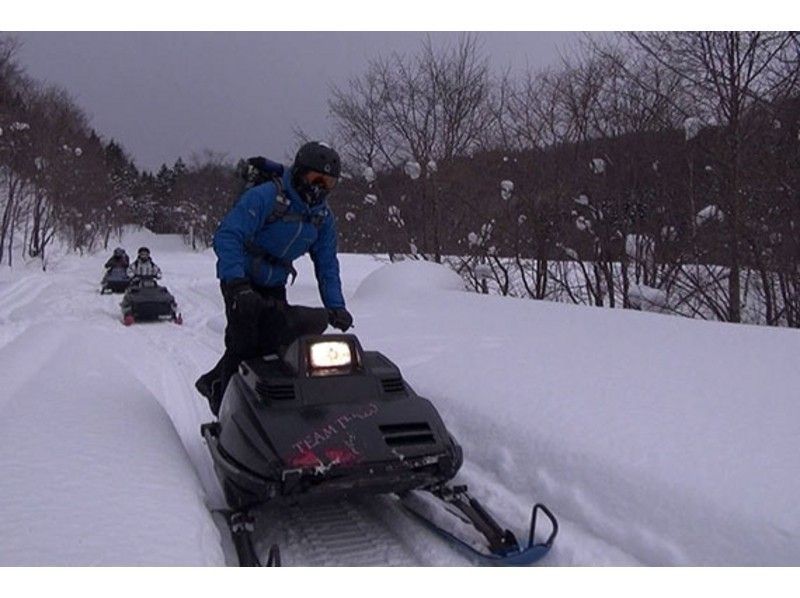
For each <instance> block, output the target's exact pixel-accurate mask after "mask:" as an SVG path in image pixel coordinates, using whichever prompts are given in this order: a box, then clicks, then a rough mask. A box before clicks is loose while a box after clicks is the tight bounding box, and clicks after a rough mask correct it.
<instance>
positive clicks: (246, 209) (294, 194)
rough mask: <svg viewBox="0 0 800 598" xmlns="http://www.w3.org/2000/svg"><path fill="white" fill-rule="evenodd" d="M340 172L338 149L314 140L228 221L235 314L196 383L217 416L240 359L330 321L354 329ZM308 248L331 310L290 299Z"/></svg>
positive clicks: (222, 241) (223, 241)
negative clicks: (340, 217) (340, 214)
mask: <svg viewBox="0 0 800 598" xmlns="http://www.w3.org/2000/svg"><path fill="white" fill-rule="evenodd" d="M262 161H263V159H262ZM340 172H341V164H340V160H339V155H338V154H337V153H336V151H334V150H333V149H332V148H331V147H329V146H328V145H326V144H324V143H320V142H309V143H306V144H304V145H303V146H302V147H301V148H300V149H299V150H298V152H297V155H296V156H295V160H294V163H293V164H292V166H291V167H289V168H284V169H283V174H282V175H281V176H280V177H279V179H278V180H276V181H273V182H266V183H263V184H260V185H257V186H254V187H252V188H251V189H249V190H247V191H245V193H243V194H242V196H241V197H240V198H239V200H238V201H237V203H236V204H235V205H234V207H233V209H232V210H231V211H230V212H228V214H227V215H226V216H225V218H224V219H223V220H222V222H221V223H220V225H219V228H218V229H217V231H216V233H215V235H214V251H215V253H216V254H217V278H219V280H220V286H221V288H222V296H223V299H224V300H225V316H226V318H227V327H226V328H225V353H224V355H223V356H222V358H221V359H220V361H219V363H217V365H216V366H215V367H214V369H212V370H211V371H210V372H208V373H206V374H204V375H203V376H201V377H200V378H199V379H198V380H197V382H196V383H195V386H196V387H197V389H198V390H199V391H200V393H201V394H202V395H203V396H205V397H206V398H207V399H208V402H209V406H210V407H211V411H212V412H213V413H214V415H218V413H219V408H220V404H221V403H222V397H223V394H224V391H225V387H226V386H227V384H228V380H229V379H230V377H231V376H232V375H233V374H234V373H235V372H236V370H237V368H238V367H239V362H240V361H242V360H245V359H251V358H253V357H258V356H260V355H266V354H270V353H276V352H278V351H279V350H280V348H282V347H286V346H287V345H289V344H290V343H291V342H292V341H293V340H294V339H296V338H297V337H299V336H302V335H304V334H322V333H323V332H324V331H325V328H326V327H327V326H328V324H330V325H332V326H334V327H335V328H338V329H339V330H342V331H346V330H347V329H348V328H350V326H352V324H353V317H352V316H351V315H350V312H348V311H347V309H346V307H345V301H344V296H343V295H342V283H341V280H340V278H339V260H338V258H337V256H336V224H335V221H334V217H333V213H332V212H331V210H330V208H329V207H328V203H327V197H328V194H329V193H330V192H331V190H333V188H334V187H335V186H336V183H337V181H338V178H339V174H340ZM306 253H308V254H309V255H310V256H311V260H312V261H313V262H314V273H315V275H316V278H317V284H318V287H319V293H320V297H321V298H322V303H323V305H324V306H325V308H310V307H301V306H290V305H288V303H287V302H286V281H287V279H288V278H289V276H290V275H291V276H292V282H293V281H294V276H296V274H297V272H296V271H295V269H294V266H293V265H292V262H293V261H294V260H296V259H297V258H299V257H300V256H302V255H304V254H306Z"/></svg>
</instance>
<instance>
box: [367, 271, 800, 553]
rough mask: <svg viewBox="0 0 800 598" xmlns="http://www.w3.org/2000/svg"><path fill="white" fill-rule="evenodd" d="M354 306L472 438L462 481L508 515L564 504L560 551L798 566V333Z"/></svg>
mask: <svg viewBox="0 0 800 598" xmlns="http://www.w3.org/2000/svg"><path fill="white" fill-rule="evenodd" d="M365 282H366V281H365ZM359 299H362V297H361V296H359ZM351 309H352V310H353V311H354V313H356V314H358V315H359V318H360V320H359V321H360V328H359V330H358V333H359V335H360V337H361V339H362V343H363V345H364V346H365V347H367V348H378V349H380V350H381V351H382V352H384V353H385V354H386V355H388V356H389V357H390V358H392V359H393V360H395V361H396V362H397V363H398V365H399V366H400V367H401V368H402V370H403V373H404V375H405V377H406V379H407V380H408V381H409V382H410V383H411V384H412V386H413V387H414V388H415V390H417V392H419V393H420V394H422V395H424V396H427V397H428V398H430V399H431V400H433V401H434V402H435V404H436V405H437V407H438V408H439V409H440V410H441V412H442V414H443V417H444V418H445V422H446V423H447V424H448V426H450V427H451V428H452V429H451V431H452V432H453V433H454V435H455V436H456V437H457V438H458V439H459V441H460V442H461V443H462V444H463V446H464V454H465V456H466V462H467V464H466V466H465V468H464V472H463V475H461V474H460V479H463V480H465V481H467V482H469V483H470V484H471V486H473V489H474V490H475V491H476V493H477V494H478V495H479V497H483V498H485V499H486V500H487V503H489V504H492V506H493V508H497V509H499V510H500V511H501V512H503V513H504V514H505V515H506V517H507V521H508V522H509V523H511V522H518V521H521V520H524V519H525V517H526V511H527V509H528V508H529V505H530V502H532V501H534V500H540V501H543V502H545V503H547V504H549V505H551V506H552V507H553V508H554V509H555V510H556V512H557V514H558V516H559V518H560V520H561V522H562V524H563V527H564V531H563V533H562V534H561V536H560V538H559V542H557V543H556V546H555V548H554V552H553V555H552V557H550V559H549V560H548V562H552V563H561V564H568V563H576V564H581V563H582V564H587V563H592V564H602V563H616V564H626V563H631V562H638V563H643V564H650V565H735V564H738V565H746V564H749V565H764V564H771V565H787V564H794V565H797V564H799V563H800V500H798V498H800V480H798V477H797V476H796V475H795V473H796V454H797V439H798V438H800V403H798V401H797V392H796V389H797V388H798V387H800V371H798V369H797V366H796V359H795V356H796V355H797V354H798V352H800V337H799V336H798V335H797V333H796V332H795V331H789V330H776V329H767V328H757V327H751V326H735V325H729V324H721V323H708V322H697V321H691V320H682V319H676V318H673V317H668V316H661V315H656V314H648V313H641V312H632V311H615V310H599V309H590V308H578V307H571V306H566V305H559V304H552V303H546V302H538V301H523V300H517V299H508V298H501V297H493V296H484V295H475V294H469V293H463V294H456V293H448V294H446V295H445V294H425V295H413V294H412V295H409V296H406V297H404V300H403V312H402V314H401V315H402V317H397V315H398V314H397V308H396V306H395V305H392V304H391V303H390V302H378V301H374V300H373V297H372V296H365V297H363V300H360V301H358V302H357V303H355V304H354V305H353V306H352V308H351ZM473 323H474V324H473ZM589 540H593V541H594V542H595V543H597V541H598V540H601V541H602V542H604V543H605V544H606V545H607V546H611V547H615V548H614V549H609V550H605V549H599V548H598V546H597V545H596V544H595V547H594V548H593V549H592V550H591V551H589V552H587V550H585V549H583V548H582V545H583V544H584V543H586V542H589ZM590 555H591V556H590ZM626 555H627V556H626ZM587 559H588V560H587Z"/></svg>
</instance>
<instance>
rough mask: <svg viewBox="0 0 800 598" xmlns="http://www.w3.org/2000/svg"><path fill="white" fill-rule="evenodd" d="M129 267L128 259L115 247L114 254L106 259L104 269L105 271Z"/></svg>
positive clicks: (125, 254)
mask: <svg viewBox="0 0 800 598" xmlns="http://www.w3.org/2000/svg"><path fill="white" fill-rule="evenodd" d="M128 266H130V258H129V257H128V254H127V253H125V250H124V249H123V248H122V247H117V248H116V249H115V250H114V254H113V255H112V256H111V257H110V258H108V261H107V262H106V264H105V266H104V268H105V269H106V270H114V269H115V268H126V269H127V268H128Z"/></svg>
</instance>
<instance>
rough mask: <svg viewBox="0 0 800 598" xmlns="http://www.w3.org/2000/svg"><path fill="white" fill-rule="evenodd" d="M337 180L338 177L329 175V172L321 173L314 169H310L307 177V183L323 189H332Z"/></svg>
mask: <svg viewBox="0 0 800 598" xmlns="http://www.w3.org/2000/svg"><path fill="white" fill-rule="evenodd" d="M338 180H339V179H337V178H336V177H335V176H331V175H329V174H323V173H321V172H317V171H315V170H312V171H311V172H310V173H309V177H308V183H309V185H313V186H314V187H319V188H321V189H325V191H332V190H333V188H334V187H335V186H336V183H337V182H338Z"/></svg>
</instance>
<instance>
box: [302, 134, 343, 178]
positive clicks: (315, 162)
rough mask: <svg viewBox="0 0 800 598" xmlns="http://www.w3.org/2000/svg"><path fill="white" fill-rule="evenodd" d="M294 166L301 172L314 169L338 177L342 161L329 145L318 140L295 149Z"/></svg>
mask: <svg viewBox="0 0 800 598" xmlns="http://www.w3.org/2000/svg"><path fill="white" fill-rule="evenodd" d="M294 166H295V168H296V169H298V170H300V171H301V172H306V171H309V170H315V171H316V172H321V173H323V174H327V175H329V176H332V177H336V178H339V174H340V173H341V171H342V162H341V160H340V159H339V154H337V153H336V150H334V149H333V148H332V147H331V146H330V145H328V144H326V143H322V142H320V141H309V142H308V143H305V144H303V146H302V147H301V148H300V149H299V150H297V155H296V156H295V158H294Z"/></svg>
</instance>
